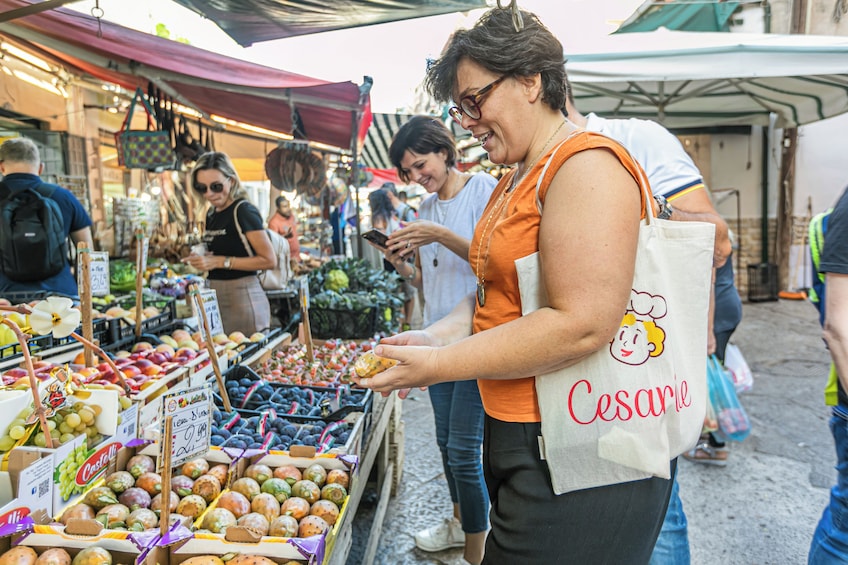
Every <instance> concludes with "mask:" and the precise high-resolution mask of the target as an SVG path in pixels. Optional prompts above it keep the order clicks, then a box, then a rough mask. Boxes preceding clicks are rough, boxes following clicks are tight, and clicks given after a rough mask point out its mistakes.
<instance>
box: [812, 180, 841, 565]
mask: <svg viewBox="0 0 848 565" xmlns="http://www.w3.org/2000/svg"><path fill="white" fill-rule="evenodd" d="M821 235H823V236H824V248H823V249H822V250H821V255H820V257H817V253H813V262H814V263H815V262H816V261H818V265H817V270H818V272H821V273H824V274H825V279H824V286H825V287H826V288H827V292H819V293H818V296H819V297H820V298H821V295H822V294H823V295H824V297H823V301H822V302H819V303H817V304H816V305H817V306H818V307H819V309H820V310H821V311H822V313H823V315H824V317H823V326H824V333H823V337H824V341H825V343H827V348H828V349H829V350H830V356H831V357H832V359H833V364H832V365H831V368H830V377H831V378H830V381H829V382H828V386H827V390H826V391H825V400H826V403H827V404H829V405H831V406H833V410H832V414H831V418H830V431H831V433H832V434H833V442H834V444H835V445H836V458H837V464H836V470H837V472H838V476H837V479H836V485H834V486H833V488H832V489H830V504H829V505H828V506H827V507H826V508H825V509H824V512H823V513H822V517H821V520H820V521H819V525H818V527H817V528H816V531H815V533H814V534H813V541H812V544H811V545H810V554H809V556H808V563H809V564H810V565H820V564H825V563H846V562H848V395H846V394H845V391H846V390H848V188H846V190H845V191H844V192H843V193H842V196H841V197H840V198H839V202H837V204H836V206H835V207H834V208H833V212H831V213H830V214H829V217H827V224H826V227H823V229H822V230H821ZM817 275H818V273H813V278H814V279H816V278H817ZM821 290H823V289H821Z"/></svg>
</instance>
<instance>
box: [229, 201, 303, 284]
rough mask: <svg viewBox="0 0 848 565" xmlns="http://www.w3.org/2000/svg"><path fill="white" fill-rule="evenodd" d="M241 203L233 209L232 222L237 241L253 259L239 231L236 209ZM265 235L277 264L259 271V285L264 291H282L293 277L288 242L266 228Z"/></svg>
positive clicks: (247, 244) (251, 252)
mask: <svg viewBox="0 0 848 565" xmlns="http://www.w3.org/2000/svg"><path fill="white" fill-rule="evenodd" d="M243 202H244V200H239V201H238V202H237V203H236V205H235V206H234V207H233V221H234V222H235V224H236V231H238V234H239V239H241V243H242V245H244V249H245V251H247V256H248V257H253V256H254V253H253V247H251V245H250V242H249V241H248V240H247V236H245V235H244V231H243V230H242V229H241V224H239V221H238V209H239V206H241V205H242V203H243ZM265 233H267V234H268V238H269V239H270V240H271V248H272V249H274V254H275V255H276V256H277V264H276V265H275V266H274V268H273V269H265V270H264V271H259V273H258V276H259V284H260V285H261V286H262V288H263V289H264V290H282V289H284V288H286V285H288V283H289V279H290V278H291V277H292V275H293V273H292V271H291V251H290V250H289V242H288V241H286V238H284V237H283V236H281V235H280V234H278V233H277V232H275V231H272V230H269V229H267V228H266V229H265Z"/></svg>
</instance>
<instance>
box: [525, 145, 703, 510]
mask: <svg viewBox="0 0 848 565" xmlns="http://www.w3.org/2000/svg"><path fill="white" fill-rule="evenodd" d="M579 134H580V135H579V136H578V135H577V134H573V135H572V136H570V137H569V138H568V139H566V140H565V141H564V142H563V143H562V144H560V146H558V147H557V148H556V149H555V150H554V151H553V153H552V155H551V158H550V159H549V160H548V162H547V164H546V165H545V167H544V169H543V170H542V174H541V176H540V178H539V181H538V183H537V186H536V193H537V204H538V206H539V213H540V214H541V212H542V202H541V199H540V198H539V190H540V188H541V186H542V180H543V179H544V177H545V174H546V173H547V170H548V168H549V167H550V165H551V162H552V161H553V158H554V156H555V155H556V154H557V153H558V152H559V151H560V150H561V149H562V148H564V147H567V146H568V144H569V143H572V140H573V139H574V138H576V137H580V136H583V135H586V136H590V137H591V136H596V135H597V136H598V137H603V136H600V135H599V134H592V133H586V132H579ZM583 141H585V140H583ZM611 143H612V142H611V141H610V140H608V139H607V138H604V139H603V141H602V142H598V145H599V146H601V147H603V144H606V145H607V146H609V145H610V144H611ZM584 146H585V145H584ZM584 146H577V145H575V146H573V147H572V148H571V149H570V150H571V152H572V154H573V153H574V152H576V151H580V150H582V148H583V147H584ZM635 169H636V170H638V171H639V173H640V177H641V178H640V179H638V180H639V184H640V189H641V190H642V191H643V193H644V198H645V202H646V203H647V208H648V210H647V214H646V219H644V220H643V221H642V223H641V225H640V228H639V243H638V248H637V252H636V264H635V272H634V277H633V283H632V286H631V289H632V290H631V296H630V301H629V302H628V306H627V310H626V311H625V312H623V313H622V315H623V318H624V320H623V322H622V326H621V330H620V331H618V332H616V335H615V338H614V339H613V340H612V341H611V343H610V346H609V347H603V348H601V349H600V350H598V351H596V352H595V353H593V354H591V355H590V356H588V357H587V358H586V359H584V360H583V361H581V362H579V363H577V364H575V365H572V366H570V367H567V368H564V369H561V370H558V371H555V372H553V373H549V374H545V375H539V376H536V396H537V399H538V403H539V410H540V413H541V417H542V436H541V438H540V451H541V453H542V457H543V458H544V459H545V460H546V461H547V464H548V468H549V470H550V475H551V484H552V487H553V490H554V492H555V493H556V494H562V493H566V492H571V491H575V490H581V489H586V488H592V487H598V486H604V485H610V484H617V483H622V482H627V481H634V480H640V479H646V478H648V477H651V476H656V477H661V478H665V479H668V478H670V466H669V462H670V461H671V460H672V459H674V458H675V457H677V456H678V455H679V454H681V453H683V452H685V451H687V450H689V449H691V448H692V446H694V445H695V444H696V443H697V441H698V437H699V436H700V433H701V428H702V426H703V424H704V415H705V413H706V399H707V390H706V376H705V369H706V363H705V359H706V350H707V313H708V307H709V293H710V281H711V277H710V270H711V268H712V256H713V243H714V237H715V226H713V225H712V224H707V223H701V222H676V221H667V220H659V219H657V218H656V217H655V216H654V212H653V208H652V207H651V205H650V202H651V198H652V197H651V194H650V188H649V186H650V185H649V184H648V181H647V179H645V177H644V173H643V172H642V170H641V168H639V167H638V166H635ZM552 173H555V171H552ZM515 265H516V271H517V275H518V283H519V289H520V295H521V307H522V315H526V314H528V313H530V312H533V311H535V310H537V309H539V308H541V307H543V306H546V305H547V304H548V301H547V295H546V293H545V288H544V284H543V279H542V277H541V268H542V265H541V262H540V259H539V253H538V252H536V253H534V254H532V255H529V256H527V257H523V258H521V259H518V260H516V261H515ZM683 265H685V268H682V267H681V266H683ZM636 333H640V334H641V335H640V337H642V338H645V337H647V339H648V343H649V346H648V347H643V348H642V349H640V350H639V349H637V350H636V351H635V352H634V353H633V354H632V355H630V356H627V355H625V354H624V353H623V351H624V347H623V346H625V343H624V341H623V340H624V339H627V338H628V337H632V336H633V335H635V334H636Z"/></svg>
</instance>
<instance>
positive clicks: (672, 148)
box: [566, 85, 742, 565]
mask: <svg viewBox="0 0 848 565" xmlns="http://www.w3.org/2000/svg"><path fill="white" fill-rule="evenodd" d="M566 111H567V113H568V118H569V119H570V120H571V121H573V122H574V123H575V124H577V125H579V126H581V127H583V128H585V129H586V130H588V131H596V132H599V133H602V134H604V135H607V136H609V137H611V138H613V139H615V140H616V141H618V142H619V143H621V144H622V145H624V147H625V148H626V149H627V150H628V151H629V152H630V154H631V155H632V156H633V158H634V159H636V161H638V162H639V164H640V165H642V168H643V169H644V170H645V174H646V175H647V176H648V181H649V182H650V183H651V189H652V190H653V193H654V197H655V198H657V199H658V201H659V202H660V204H661V217H662V214H663V212H665V217H666V219H672V220H680V221H705V222H710V223H712V224H714V225H715V226H716V242H715V250H714V256H713V266H714V267H715V268H717V271H716V274H715V277H714V282H715V286H714V290H715V292H714V297H715V300H714V302H715V304H714V308H713V310H714V319H713V320H710V319H709V318H708V319H707V320H705V323H706V324H707V326H708V327H709V328H710V339H709V341H708V348H707V349H708V351H707V354H711V353H716V355H717V356H718V357H719V359H721V360H722V361H723V360H724V351H725V349H726V348H727V343H728V340H729V339H730V334H732V333H733V330H734V329H735V328H736V326H737V325H738V324H739V321H740V319H741V317H742V301H741V299H740V298H739V293H738V292H737V291H736V287H735V285H734V281H733V261H732V260H731V258H730V254H731V244H730V238H729V237H728V228H727V223H726V222H725V221H724V219H723V218H722V217H721V216H720V215H719V214H718V212H716V210H715V208H714V207H713V205H712V202H711V200H710V196H709V192H708V190H707V188H706V186H705V185H704V181H703V178H702V177H701V173H700V171H699V170H698V168H697V167H696V166H695V163H694V162H693V161H692V159H691V157H689V155H688V154H687V153H686V151H685V150H684V149H683V145H681V143H680V141H679V140H678V139H677V138H676V137H675V136H674V135H673V134H672V133H671V132H669V131H668V130H667V129H665V128H664V127H663V126H661V125H660V124H658V123H656V122H651V121H647V120H637V119H629V120H620V119H604V118H601V117H598V116H597V115H595V114H594V113H591V114H588V115H587V116H583V115H582V114H581V113H580V112H579V111H578V110H577V108H575V107H574V99H573V97H572V96H571V88H570V85H569V95H568V98H567V99H566ZM671 203H673V206H672V205H671ZM689 455H690V456H691V457H692V458H695V460H697V461H703V462H707V461H710V462H712V461H713V460H715V461H717V462H720V463H721V464H724V463H725V462H726V458H727V452H726V451H724V450H719V449H718V448H713V447H711V446H710V444H709V443H707V438H702V441H701V442H700V443H699V445H698V447H696V448H695V450H693V451H692V452H691V453H690V454H689ZM688 458H689V457H687V459H688ZM678 472H679V471H678ZM689 562H690V553H689V537H688V525H687V521H686V514H685V513H684V511H683V503H682V502H681V500H680V493H679V486H678V483H677V476H676V475H675V478H674V486H673V489H672V492H671V498H670V499H669V503H668V511H667V512H666V517H665V521H664V522H663V527H662V530H661V531H660V535H659V538H658V539H657V544H656V547H655V548H654V553H653V556H652V558H651V563H652V564H653V565H688V564H689Z"/></svg>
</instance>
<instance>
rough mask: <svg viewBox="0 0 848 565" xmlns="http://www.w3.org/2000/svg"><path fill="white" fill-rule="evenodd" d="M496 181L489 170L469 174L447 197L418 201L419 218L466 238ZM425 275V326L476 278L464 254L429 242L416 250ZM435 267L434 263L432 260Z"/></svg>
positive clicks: (448, 308)
mask: <svg viewBox="0 0 848 565" xmlns="http://www.w3.org/2000/svg"><path fill="white" fill-rule="evenodd" d="M496 184H497V180H495V178H494V177H493V176H492V175H490V174H488V173H477V174H475V175H474V176H472V177H471V178H470V179H469V180H468V182H467V183H465V186H464V187H463V189H462V190H460V191H459V193H458V194H457V195H456V196H454V197H453V198H451V199H450V200H439V196H438V195H437V194H431V195H430V196H428V197H427V199H426V200H424V201H423V202H422V203H421V206H420V208H419V209H418V217H419V219H422V220H429V221H431V222H435V223H437V224H442V225H443V226H445V227H447V228H448V229H450V230H451V231H452V232H454V233H455V234H457V235H459V236H462V237H464V238H466V239H468V240H470V239H471V238H472V236H473V235H474V228H475V227H476V226H477V222H478V221H480V216H482V215H483V210H484V209H485V208H486V204H487V203H488V202H489V198H490V197H491V196H492V191H493V190H494V188H495V185H496ZM418 253H419V254H420V257H421V271H422V275H423V277H424V327H426V326H429V325H430V324H432V323H433V322H436V321H438V320H440V319H442V318H444V317H445V316H447V315H448V314H450V312H451V310H453V309H454V308H455V307H456V305H457V304H459V302H460V300H462V299H463V298H465V297H466V296H468V295H469V294H470V293H472V292H474V289H475V288H476V287H477V279H476V277H475V275H474V273H473V272H472V271H471V266H470V265H469V264H468V258H467V257H460V256H458V255H457V254H456V253H454V252H453V251H451V250H449V249H448V248H447V247H445V246H444V245H442V244H441V243H430V244H428V245H425V246H424V247H421V248H420V249H419V250H418ZM434 259H435V260H437V261H438V266H434V265H433V260H434Z"/></svg>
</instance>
